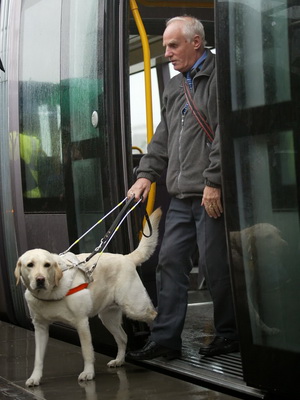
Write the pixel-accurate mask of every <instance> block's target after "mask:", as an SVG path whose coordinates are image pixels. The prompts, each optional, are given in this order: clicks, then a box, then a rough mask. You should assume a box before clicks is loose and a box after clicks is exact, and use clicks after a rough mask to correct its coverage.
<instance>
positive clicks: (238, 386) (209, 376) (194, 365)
mask: <svg viewBox="0 0 300 400" xmlns="http://www.w3.org/2000/svg"><path fill="white" fill-rule="evenodd" d="M143 363H146V364H147V365H149V366H151V367H154V368H155V369H157V370H159V371H160V372H162V373H166V372H168V373H171V374H172V375H175V376H177V377H179V378H180V377H181V378H183V379H186V380H189V381H192V382H194V383H199V384H200V385H202V386H206V385H207V386H208V387H209V388H210V389H213V390H217V391H219V392H230V393H231V394H232V395H234V396H237V397H241V398H243V399H246V398H249V399H250V398H258V399H264V398H265V396H266V393H265V392H262V391H260V390H259V389H255V388H252V387H249V386H247V384H246V382H245V381H244V380H243V372H242V364H241V357H240V353H232V354H228V355H222V356H216V357H210V358H209V357H207V358H206V357H202V358H200V356H199V357H194V356H192V357H191V356H190V355H188V356H187V357H186V356H185V349H184V348H183V355H182V357H181V358H180V359H176V360H172V361H166V360H165V359H164V358H162V357H161V358H157V359H155V360H149V361H143Z"/></svg>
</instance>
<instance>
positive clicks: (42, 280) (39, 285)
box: [36, 276, 45, 289]
mask: <svg viewBox="0 0 300 400" xmlns="http://www.w3.org/2000/svg"><path fill="white" fill-rule="evenodd" d="M36 286H37V288H39V289H42V288H44V287H45V278H44V277H43V276H38V277H37V278H36Z"/></svg>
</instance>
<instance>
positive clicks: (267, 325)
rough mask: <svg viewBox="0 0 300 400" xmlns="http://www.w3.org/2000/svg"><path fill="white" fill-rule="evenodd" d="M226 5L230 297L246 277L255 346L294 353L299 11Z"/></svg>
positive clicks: (299, 323)
mask: <svg viewBox="0 0 300 400" xmlns="http://www.w3.org/2000/svg"><path fill="white" fill-rule="evenodd" d="M228 5H229V16H230V23H229V37H230V38H229V55H230V56H229V63H230V71H229V74H230V76H231V79H230V83H229V85H228V88H229V94H230V95H231V107H232V109H231V110H230V105H229V106H228V107H229V113H227V115H229V118H230V121H231V122H230V124H231V125H230V128H229V129H228V138H229V137H230V140H232V143H233V146H234V157H233V160H234V163H235V165H234V168H232V170H231V172H233V171H235V179H236V195H235V194H234V199H236V198H237V203H235V201H234V202H231V203H230V204H229V202H228V204H227V207H226V208H227V219H228V220H229V217H228V216H229V215H230V214H231V213H232V216H231V215H230V218H231V219H232V221H231V223H232V224H233V225H234V226H237V225H239V228H240V230H239V231H234V230H233V231H232V232H230V235H231V241H230V245H231V251H232V260H233V273H234V274H235V277H234V278H235V279H236V284H237V286H236V290H237V291H238V290H240V288H239V287H238V284H241V285H242V284H243V282H244V281H243V276H245V280H246V292H247V300H248V302H247V304H246V305H245V307H248V310H249V316H250V321H251V331H252V338H253V343H254V344H256V345H261V346H267V347H270V348H276V349H285V350H288V351H299V350H300V339H299V338H300V337H299V331H300V320H299V318H298V317H296V316H298V315H299V313H300V302H299V296H298V288H299V284H300V269H299V258H300V247H299V243H300V227H299V219H300V209H299V204H300V203H299V182H300V177H299V171H300V168H299V157H298V154H299V134H300V131H299V111H298V110H299V99H300V97H299V81H300V70H299V68H298V65H299V56H300V47H299V46H298V43H299V41H298V38H299V16H300V13H299V9H300V8H299V6H295V7H288V3H287V1H285V0H282V1H247V2H246V1H240V2H237V1H234V0H231V1H229V2H228ZM222 50H223V49H222ZM220 51H221V49H220ZM279 103H280V104H279ZM221 106H223V107H224V109H225V107H227V104H226V105H225V104H223V105H221ZM254 107H259V109H257V110H253V108H254ZM230 111H234V112H232V113H230ZM223 137H224V136H223ZM224 143H226V138H224ZM230 146H231V143H230ZM224 154H225V157H224V159H223V160H224V161H223V165H224V169H226V168H228V165H231V162H232V160H231V159H227V158H226V153H224ZM229 170H230V168H228V171H229ZM226 179H227V180H226V182H228V183H229V184H230V179H228V177H227V178H226ZM233 203H234V204H233ZM241 271H242V275H241V276H242V278H241V279H240V275H239V273H240V272H241Z"/></svg>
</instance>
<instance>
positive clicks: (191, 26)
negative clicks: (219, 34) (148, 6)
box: [166, 15, 206, 46]
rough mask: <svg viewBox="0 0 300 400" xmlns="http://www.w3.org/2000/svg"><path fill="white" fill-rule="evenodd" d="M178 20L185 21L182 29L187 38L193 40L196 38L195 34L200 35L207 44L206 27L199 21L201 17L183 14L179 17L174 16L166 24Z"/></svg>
mask: <svg viewBox="0 0 300 400" xmlns="http://www.w3.org/2000/svg"><path fill="white" fill-rule="evenodd" d="M176 21H182V22H184V25H183V29H182V30H183V34H184V36H185V37H186V39H187V40H189V41H190V42H191V41H192V40H193V39H194V36H195V35H199V36H200V37H201V39H202V41H203V44H204V46H205V45H206V40H205V31H204V27H203V24H202V22H200V21H199V19H197V18H195V17H191V16H189V15H182V16H179V17H174V18H170V19H168V20H167V22H166V26H168V25H170V24H172V23H173V22H176Z"/></svg>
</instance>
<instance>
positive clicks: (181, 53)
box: [163, 21, 202, 72]
mask: <svg viewBox="0 0 300 400" xmlns="http://www.w3.org/2000/svg"><path fill="white" fill-rule="evenodd" d="M182 27H183V22H182V21H176V22H175V21H174V22H173V23H171V24H170V25H169V26H167V28H166V29H165V32H164V34H163V46H164V47H165V57H167V58H169V60H170V61H171V63H172V65H173V67H174V69H175V70H176V71H179V72H186V71H188V70H189V69H191V67H192V66H193V65H194V64H195V62H196V61H197V59H198V58H199V56H200V55H201V54H200V53H199V48H200V46H201V44H202V41H201V39H200V37H199V36H195V37H194V39H193V41H192V42H189V41H188V40H187V39H186V38H185V37H184V35H183V32H182Z"/></svg>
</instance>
